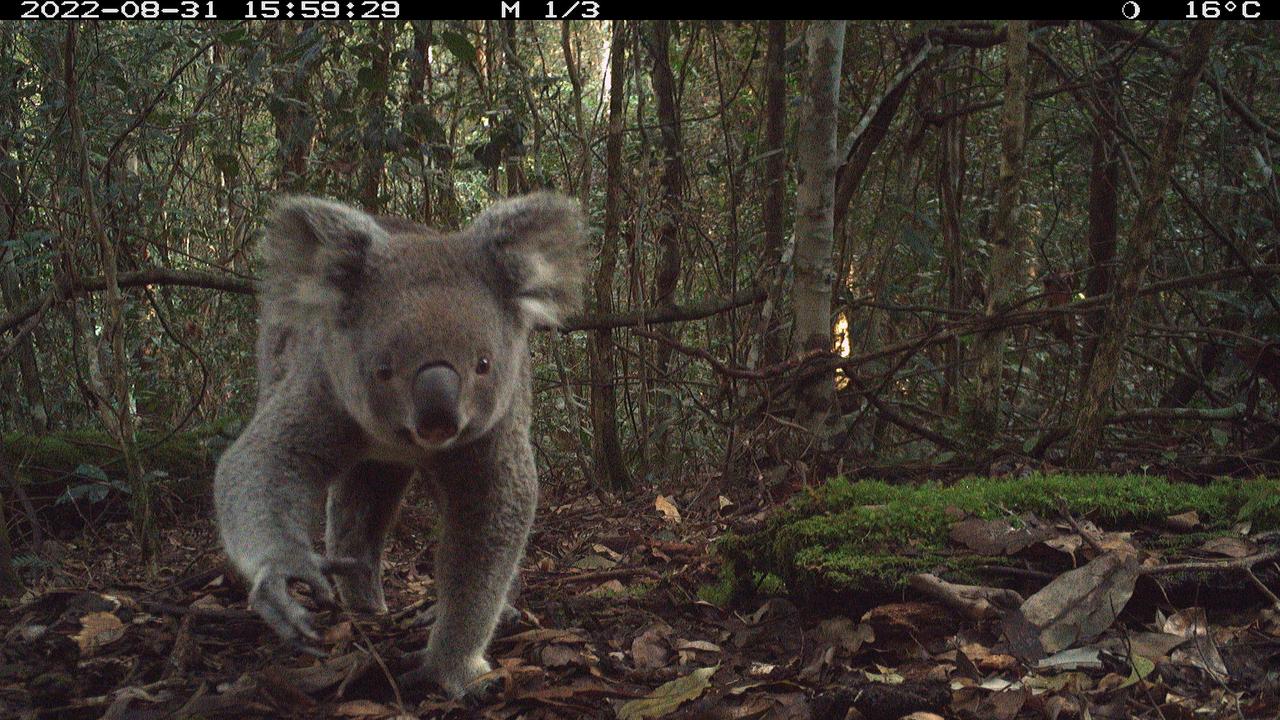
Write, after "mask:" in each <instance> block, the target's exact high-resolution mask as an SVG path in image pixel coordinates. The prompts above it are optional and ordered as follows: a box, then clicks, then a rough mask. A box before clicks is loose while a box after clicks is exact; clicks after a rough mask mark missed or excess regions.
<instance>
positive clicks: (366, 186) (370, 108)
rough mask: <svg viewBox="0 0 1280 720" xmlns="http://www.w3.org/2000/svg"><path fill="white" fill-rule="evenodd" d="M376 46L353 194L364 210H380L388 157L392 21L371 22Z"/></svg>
mask: <svg viewBox="0 0 1280 720" xmlns="http://www.w3.org/2000/svg"><path fill="white" fill-rule="evenodd" d="M373 27H374V29H375V35H374V41H375V42H376V43H377V45H378V49H377V50H376V51H375V52H374V54H373V58H372V59H371V61H370V62H369V65H368V69H369V78H370V85H369V87H367V88H365V106H364V109H365V113H366V117H367V118H368V125H367V126H366V127H365V128H364V133H363V135H364V139H363V142H361V144H360V170H359V180H358V186H359V188H358V190H357V191H356V196H357V197H359V198H360V204H361V205H362V206H363V207H364V209H366V210H370V211H373V212H378V211H380V210H382V198H381V189H382V175H383V172H384V171H385V170H386V166H387V160H386V154H387V128H388V127H389V122H388V117H387V103H388V100H389V99H390V95H391V74H392V67H391V57H392V53H393V52H394V51H395V42H396V35H395V31H396V27H397V25H396V24H395V23H389V22H388V23H381V24H379V25H375V26H373Z"/></svg>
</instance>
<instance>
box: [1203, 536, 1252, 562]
mask: <svg viewBox="0 0 1280 720" xmlns="http://www.w3.org/2000/svg"><path fill="white" fill-rule="evenodd" d="M1200 550H1201V551H1203V552H1207V553H1213V554H1214V555H1225V556H1227V557H1230V558H1242V557H1248V556H1250V555H1252V554H1254V553H1256V552H1258V546H1257V545H1255V544H1254V543H1251V542H1249V541H1248V540H1245V539H1244V538H1239V537H1231V536H1229V535H1224V536H1222V537H1216V538H1210V539H1208V540H1206V541H1205V542H1204V544H1203V545H1201V546H1200Z"/></svg>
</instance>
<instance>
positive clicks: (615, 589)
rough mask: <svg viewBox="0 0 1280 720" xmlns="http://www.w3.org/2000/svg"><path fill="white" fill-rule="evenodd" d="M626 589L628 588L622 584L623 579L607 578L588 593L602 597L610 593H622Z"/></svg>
mask: <svg viewBox="0 0 1280 720" xmlns="http://www.w3.org/2000/svg"><path fill="white" fill-rule="evenodd" d="M626 591H627V589H626V587H624V586H623V585H622V581H621V580H606V581H604V582H602V583H600V584H599V585H597V586H595V587H593V588H591V589H590V590H588V591H587V593H586V594H587V595H591V596H592V597H602V596H608V595H621V594H622V593H624V592H626Z"/></svg>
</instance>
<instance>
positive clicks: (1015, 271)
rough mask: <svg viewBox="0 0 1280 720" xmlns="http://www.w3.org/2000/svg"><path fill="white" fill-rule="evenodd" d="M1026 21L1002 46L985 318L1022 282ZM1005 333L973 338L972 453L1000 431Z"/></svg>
mask: <svg viewBox="0 0 1280 720" xmlns="http://www.w3.org/2000/svg"><path fill="white" fill-rule="evenodd" d="M1028 24H1029V23H1028V22H1027V21H1026V20H1011V21H1010V22H1009V39H1008V41H1007V42H1006V43H1005V51H1004V53H1005V81H1004V105H1003V110H1002V112H1001V118H1000V175H999V178H998V180H997V185H996V212H995V216H994V217H993V218H992V220H991V267H990V271H989V273H988V279H987V298H986V308H985V314H986V316H987V317H988V318H991V317H995V316H996V315H998V314H1000V313H1002V312H1004V311H1005V310H1007V309H1008V308H1009V306H1010V305H1011V304H1012V303H1013V302H1014V300H1015V299H1016V296H1017V290H1018V287H1019V285H1020V281H1021V271H1022V264H1023V259H1022V244H1023V243H1022V232H1021V228H1020V227H1019V223H1018V214H1019V213H1018V205H1019V198H1020V195H1021V193H1020V188H1019V185H1020V184H1021V181H1022V165H1023V161H1022V155H1023V152H1022V151H1023V145H1024V141H1025V139H1026V130H1027V32H1028ZM1005 336H1006V332H1005V331H1004V330H1003V329H1000V330H992V331H990V332H984V333H982V334H981V335H979V336H978V369H977V375H978V377H977V382H976V383H974V396H973V398H972V403H971V407H970V412H969V419H968V422H969V430H970V432H971V434H972V438H973V442H974V446H975V448H976V449H986V448H987V447H989V446H990V444H991V440H992V438H993V436H994V435H995V432H996V431H997V430H998V429H999V427H1000V400H1001V398H1002V397H1003V396H1004V384H1003V383H1002V382H1001V379H1002V376H1003V370H1004V350H1005V340H1006V337H1005Z"/></svg>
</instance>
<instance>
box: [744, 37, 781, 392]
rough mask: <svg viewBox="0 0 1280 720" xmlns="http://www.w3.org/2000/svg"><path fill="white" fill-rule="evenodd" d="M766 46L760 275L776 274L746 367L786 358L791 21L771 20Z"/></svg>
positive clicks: (752, 340) (757, 326) (772, 276)
mask: <svg viewBox="0 0 1280 720" xmlns="http://www.w3.org/2000/svg"><path fill="white" fill-rule="evenodd" d="M768 34H769V37H768V44H767V46H766V49H765V58H764V87H765V102H764V152H765V154H766V157H765V161H764V177H763V179H762V181H763V183H764V207H763V208H762V210H761V220H762V222H763V223H764V248H763V252H762V257H763V259H762V262H761V266H760V275H761V276H762V277H766V278H776V280H775V281H774V283H773V286H772V289H771V290H770V292H769V299H768V300H767V301H766V302H765V304H764V306H763V307H761V308H760V317H759V318H758V321H757V322H756V331H755V333H754V336H753V337H752V339H751V348H750V350H748V353H747V365H748V366H750V367H756V366H758V365H762V364H763V365H771V364H773V363H776V362H778V361H779V360H781V359H782V353H783V346H782V339H781V338H780V337H779V327H778V322H777V320H776V312H777V304H778V302H779V301H780V300H781V299H782V297H781V296H782V291H783V282H782V281H783V278H784V277H785V274H784V273H783V272H781V269H782V268H783V267H784V265H783V262H782V242H783V220H784V219H783V214H784V210H785V205H784V203H785V202H786V189H787V188H786V185H785V182H786V168H787V152H786V146H785V144H784V142H785V140H786V131H787V83H786V79H787V78H786V50H787V47H786V45H787V21H786V20H770V21H769V29H768Z"/></svg>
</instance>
